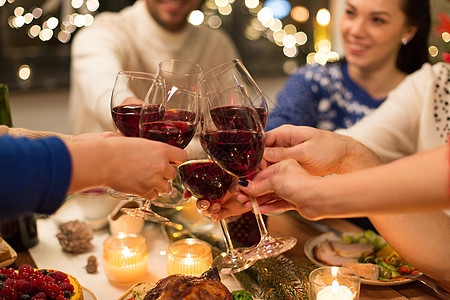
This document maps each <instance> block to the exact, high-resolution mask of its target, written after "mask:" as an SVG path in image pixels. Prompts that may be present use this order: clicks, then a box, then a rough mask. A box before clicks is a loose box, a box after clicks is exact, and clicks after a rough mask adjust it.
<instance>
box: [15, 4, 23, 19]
mask: <svg viewBox="0 0 450 300" xmlns="http://www.w3.org/2000/svg"><path fill="white" fill-rule="evenodd" d="M24 11H25V10H24V9H23V7H21V6H18V7H16V8H15V9H14V15H15V16H16V17H18V16H21V15H23V12H24Z"/></svg>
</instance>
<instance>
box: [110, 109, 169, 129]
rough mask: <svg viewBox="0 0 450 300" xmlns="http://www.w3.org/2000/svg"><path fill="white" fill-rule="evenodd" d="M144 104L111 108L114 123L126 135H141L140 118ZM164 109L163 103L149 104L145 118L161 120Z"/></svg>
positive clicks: (149, 120)
mask: <svg viewBox="0 0 450 300" xmlns="http://www.w3.org/2000/svg"><path fill="white" fill-rule="evenodd" d="M141 111H142V105H119V106H116V107H113V109H112V110H111V113H112V118H113V120H114V124H116V127H117V129H119V131H120V133H122V134H123V135H124V136H128V137H139V118H140V117H141ZM163 116H164V109H163V108H161V105H157V104H155V105H151V106H147V108H146V111H145V114H144V118H145V119H146V120H147V121H148V122H152V121H157V120H161V119H162V118H163Z"/></svg>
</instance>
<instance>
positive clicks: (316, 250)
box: [304, 230, 421, 286]
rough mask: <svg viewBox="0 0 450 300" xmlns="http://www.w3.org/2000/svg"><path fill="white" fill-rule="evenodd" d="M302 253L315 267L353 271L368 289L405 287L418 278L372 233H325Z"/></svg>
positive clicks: (415, 271) (393, 251) (314, 238)
mask: <svg viewBox="0 0 450 300" xmlns="http://www.w3.org/2000/svg"><path fill="white" fill-rule="evenodd" d="M304 250H305V255H306V256H307V257H308V258H309V259H310V260H311V261H312V262H314V263H315V264H317V265H319V266H339V267H345V268H349V269H352V270H353V271H354V272H355V273H357V274H358V275H359V276H360V277H361V283H363V284H367V285H380V286H391V285H401V284H406V283H409V282H412V281H414V280H415V278H414V276H416V275H420V274H421V273H420V272H419V271H418V270H416V269H415V268H414V267H413V266H411V265H409V264H407V263H406V262H405V261H404V260H403V259H402V258H401V256H400V255H399V254H398V253H397V252H396V251H395V250H394V249H392V248H391V247H390V246H389V244H387V243H386V241H385V240H384V239H383V238H382V237H381V236H379V235H377V234H376V233H374V232H373V231H371V230H366V231H365V232H363V233H356V232H347V233H344V234H343V235H342V237H339V236H337V235H336V234H334V233H332V232H328V233H324V234H321V235H319V236H316V237H313V238H311V239H309V240H308V241H307V242H306V243H305V247H304Z"/></svg>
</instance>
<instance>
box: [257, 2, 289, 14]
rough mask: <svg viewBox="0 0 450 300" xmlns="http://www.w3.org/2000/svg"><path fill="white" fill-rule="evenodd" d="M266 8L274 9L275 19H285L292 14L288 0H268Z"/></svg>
mask: <svg viewBox="0 0 450 300" xmlns="http://www.w3.org/2000/svg"><path fill="white" fill-rule="evenodd" d="M264 7H269V8H270V9H272V12H273V17H274V18H276V19H283V18H284V17H286V16H288V15H289V13H290V12H291V4H290V3H289V1H287V0H267V1H266V3H265V4H264Z"/></svg>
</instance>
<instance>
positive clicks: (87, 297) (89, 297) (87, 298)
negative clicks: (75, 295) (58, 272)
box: [82, 286, 97, 300]
mask: <svg viewBox="0 0 450 300" xmlns="http://www.w3.org/2000/svg"><path fill="white" fill-rule="evenodd" d="M82 288H83V296H84V300H97V297H95V295H94V293H92V292H91V291H90V290H88V289H87V288H85V287H84V286H83V287H82Z"/></svg>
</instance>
